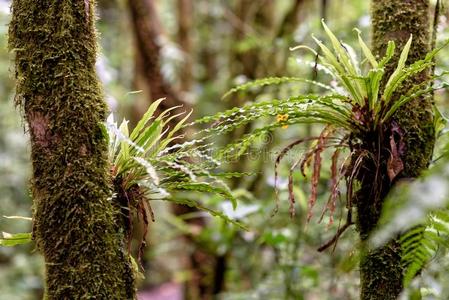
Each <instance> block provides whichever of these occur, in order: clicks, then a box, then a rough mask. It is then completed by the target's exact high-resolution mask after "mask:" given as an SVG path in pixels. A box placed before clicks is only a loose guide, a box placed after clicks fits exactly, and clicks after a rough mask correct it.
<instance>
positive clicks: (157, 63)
mask: <svg viewBox="0 0 449 300" xmlns="http://www.w3.org/2000/svg"><path fill="white" fill-rule="evenodd" d="M127 2H128V7H129V11H130V13H131V19H130V20H131V23H132V27H133V32H134V37H135V43H136V47H135V48H136V54H135V55H136V60H135V74H136V76H135V87H136V88H138V89H141V90H142V91H143V93H142V97H141V98H140V99H139V100H140V101H138V102H137V103H136V104H135V105H134V109H133V118H132V121H134V122H132V123H135V121H136V120H139V119H140V118H141V116H142V115H143V114H144V113H145V111H146V110H147V108H148V105H149V104H150V103H151V102H152V101H154V100H157V99H159V98H166V100H165V101H163V102H162V103H161V105H160V108H159V109H160V111H164V110H166V109H168V108H171V107H174V106H177V105H180V104H183V107H182V108H181V109H178V110H175V112H176V113H181V112H184V111H187V110H188V107H186V103H184V102H183V101H182V99H181V97H180V96H179V93H178V92H177V91H175V90H174V88H173V87H172V86H171V85H170V84H168V83H167V82H166V81H165V79H164V76H163V74H162V71H161V49H162V47H161V31H162V28H161V24H160V22H159V18H158V15H157V11H156V5H155V1H154V0H128V1H127ZM180 119H182V116H180V117H178V118H176V119H175V120H173V122H174V123H175V122H176V121H179V120H180Z"/></svg>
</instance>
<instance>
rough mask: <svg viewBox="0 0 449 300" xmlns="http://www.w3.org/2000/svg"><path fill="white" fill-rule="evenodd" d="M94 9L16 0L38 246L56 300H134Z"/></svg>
mask: <svg viewBox="0 0 449 300" xmlns="http://www.w3.org/2000/svg"><path fill="white" fill-rule="evenodd" d="M93 6H94V1H93V0H65V1H54V0H39V1H36V0H14V1H13V3H12V20H11V23H10V29H9V46H10V49H11V51H13V52H14V53H15V65H16V69H15V71H16V79H17V91H16V102H17V104H19V105H20V106H21V107H22V108H23V109H24V113H25V118H26V121H27V123H28V128H29V132H30V136H31V150H32V151H31V157H32V162H33V179H32V193H33V213H34V223H33V237H34V239H35V241H36V244H37V246H38V248H39V250H40V251H41V252H42V253H43V255H44V258H45V262H46V299H50V300H52V299H58V300H59V299H134V298H135V288H134V275H133V272H132V268H131V263H130V261H129V257H128V256H127V255H126V253H125V252H124V247H123V242H124V241H123V232H122V228H121V227H120V226H119V222H117V220H118V218H117V217H118V213H119V210H118V208H117V207H116V205H114V204H113V202H112V200H111V198H112V197H111V182H110V181H111V179H110V176H109V170H108V169H109V166H108V159H107V137H106V136H104V134H103V131H102V129H101V126H102V125H101V122H102V121H103V120H104V118H105V114H106V111H107V110H106V105H105V103H104V101H103V95H102V91H101V88H100V86H99V82H98V79H97V76H96V73H95V59H96V50H97V49H96V39H95V38H96V35H95V29H94V8H93Z"/></svg>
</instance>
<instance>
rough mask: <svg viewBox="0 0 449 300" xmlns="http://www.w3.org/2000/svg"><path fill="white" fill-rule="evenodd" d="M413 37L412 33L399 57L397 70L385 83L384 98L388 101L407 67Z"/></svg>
mask: <svg viewBox="0 0 449 300" xmlns="http://www.w3.org/2000/svg"><path fill="white" fill-rule="evenodd" d="M412 39H413V36H412V35H410V38H409V39H408V41H407V43H406V44H405V46H404V48H403V49H402V52H401V55H400V57H399V61H398V65H397V67H396V70H395V71H394V72H393V74H391V76H390V78H389V79H388V81H387V84H386V85H385V89H384V99H385V101H386V102H387V103H388V102H389V100H390V98H391V95H392V94H393V92H394V90H395V89H394V87H395V84H396V82H397V80H398V78H399V77H400V76H401V73H402V72H403V70H404V68H405V62H406V61H407V58H408V53H409V52H410V46H411V45H412Z"/></svg>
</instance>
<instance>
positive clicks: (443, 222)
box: [400, 210, 449, 286]
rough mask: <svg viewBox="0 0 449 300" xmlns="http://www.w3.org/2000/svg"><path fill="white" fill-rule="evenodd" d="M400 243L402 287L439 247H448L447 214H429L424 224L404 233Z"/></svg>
mask: <svg viewBox="0 0 449 300" xmlns="http://www.w3.org/2000/svg"><path fill="white" fill-rule="evenodd" d="M400 243H401V247H402V261H403V263H404V266H405V274H404V285H405V286H408V285H409V284H410V282H411V281H412V280H413V279H414V278H415V276H416V275H417V274H418V273H419V272H421V270H422V269H423V268H424V267H425V265H426V264H427V263H428V262H429V261H430V260H431V259H432V258H433V257H434V256H435V255H436V252H437V251H438V249H439V247H441V246H443V247H445V248H447V247H449V212H448V211H447V210H441V211H437V212H434V213H432V214H430V215H429V217H428V218H427V222H426V223H425V224H423V225H418V226H416V227H415V228H413V229H411V230H409V231H408V232H407V233H405V234H404V235H403V236H402V237H401V239H400Z"/></svg>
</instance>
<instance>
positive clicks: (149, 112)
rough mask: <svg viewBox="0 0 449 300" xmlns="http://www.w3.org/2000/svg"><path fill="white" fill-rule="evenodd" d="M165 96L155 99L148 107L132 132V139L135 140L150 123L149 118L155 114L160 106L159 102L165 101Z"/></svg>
mask: <svg viewBox="0 0 449 300" xmlns="http://www.w3.org/2000/svg"><path fill="white" fill-rule="evenodd" d="M164 100H165V98H161V99H158V100H156V101H154V102H153V103H152V104H151V105H150V106H149V107H148V109H147V111H146V112H145V114H144V115H143V117H142V119H140V120H139V122H137V125H136V127H135V128H134V130H133V132H132V133H131V140H135V139H136V137H137V136H138V135H139V133H140V131H141V130H142V129H143V128H144V127H145V125H146V124H147V123H148V121H149V120H151V118H152V117H153V115H154V112H155V111H156V109H157V108H158V107H159V104H161V102H162V101H164Z"/></svg>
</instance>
